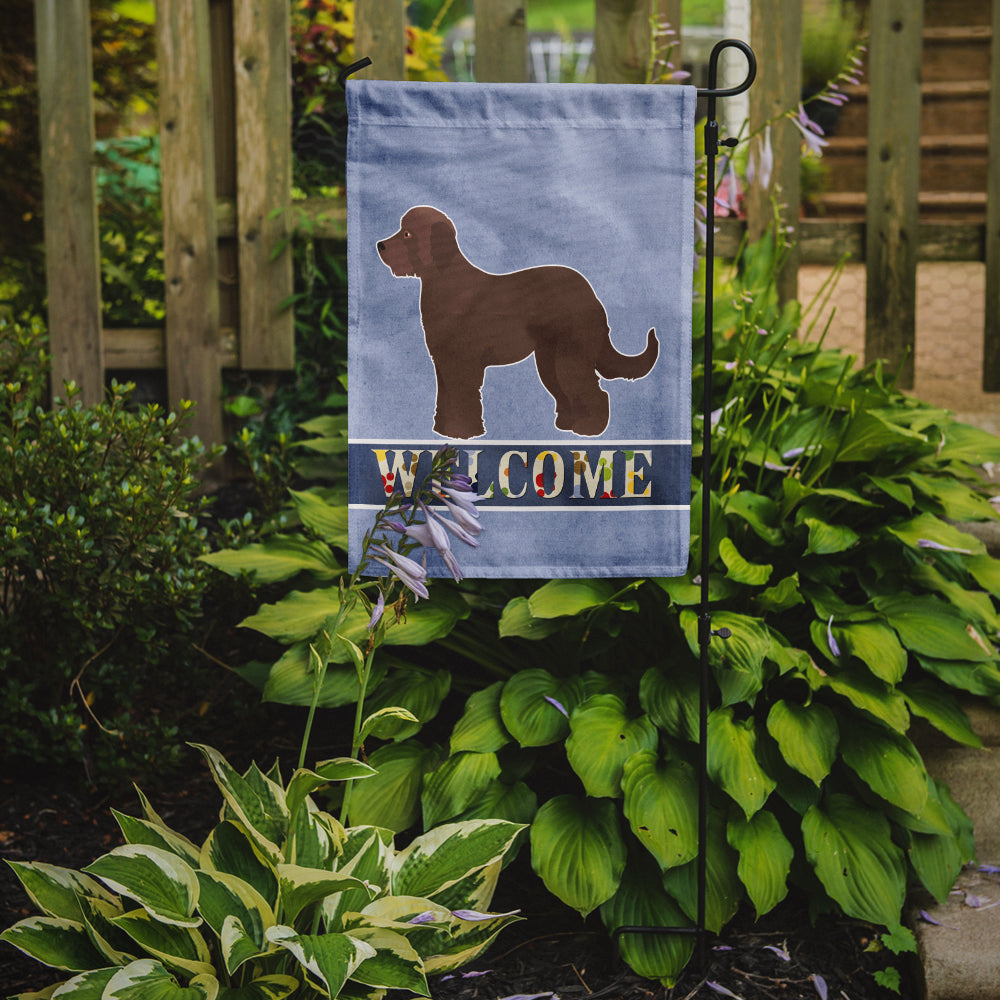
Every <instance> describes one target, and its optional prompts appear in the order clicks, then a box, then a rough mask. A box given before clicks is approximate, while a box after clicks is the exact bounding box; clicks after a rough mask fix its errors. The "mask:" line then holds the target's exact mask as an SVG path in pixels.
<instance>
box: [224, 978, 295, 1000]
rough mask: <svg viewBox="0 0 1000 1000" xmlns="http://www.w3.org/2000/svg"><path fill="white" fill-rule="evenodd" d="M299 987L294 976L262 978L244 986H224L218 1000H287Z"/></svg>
mask: <svg viewBox="0 0 1000 1000" xmlns="http://www.w3.org/2000/svg"><path fill="white" fill-rule="evenodd" d="M299 985H300V982H299V980H298V979H296V978H295V977H294V976H283V975H270V976H261V977H260V978H259V979H255V980H253V982H251V983H247V984H246V985H244V986H230V987H226V986H224V987H223V988H222V990H221V991H220V993H219V996H218V1000H285V998H286V997H290V996H291V995H292V994H293V993H294V992H295V991H296V990H297V989H298V988H299Z"/></svg>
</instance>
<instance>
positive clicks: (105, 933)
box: [80, 896, 140, 966]
mask: <svg viewBox="0 0 1000 1000" xmlns="http://www.w3.org/2000/svg"><path fill="white" fill-rule="evenodd" d="M80 905H81V908H82V910H83V921H84V923H85V924H86V926H87V931H88V933H89V934H90V940H91V941H92V942H93V944H94V947H95V948H97V950H98V951H99V952H100V953H101V954H102V955H103V956H104V958H105V963H104V964H106V965H118V966H121V965H128V963H129V962H131V961H134V960H135V959H137V958H139V957H140V956H139V949H138V948H136V946H135V942H134V941H133V940H132V939H131V938H130V937H129V936H128V935H127V934H125V933H123V932H122V931H121V929H120V928H118V927H116V926H115V925H114V919H115V917H120V916H121V915H122V913H124V912H125V911H124V910H123V909H122V906H121V903H119V902H115V903H109V902H107V901H106V900H104V899H96V898H95V897H93V896H83V897H81V899H80Z"/></svg>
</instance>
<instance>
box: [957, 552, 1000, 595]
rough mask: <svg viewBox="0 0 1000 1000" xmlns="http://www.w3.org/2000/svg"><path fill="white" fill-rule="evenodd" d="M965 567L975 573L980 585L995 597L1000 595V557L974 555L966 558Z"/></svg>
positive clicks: (974, 575)
mask: <svg viewBox="0 0 1000 1000" xmlns="http://www.w3.org/2000/svg"><path fill="white" fill-rule="evenodd" d="M964 562H965V568H966V569H967V570H968V571H969V572H970V573H971V574H972V575H973V577H974V578H975V580H976V583H978V584H979V586H980V587H983V588H984V589H985V590H987V591H989V592H990V593H991V594H992V595H993V596H994V597H1000V559H994V558H993V556H990V555H981V556H973V557H972V558H971V559H965V560H964Z"/></svg>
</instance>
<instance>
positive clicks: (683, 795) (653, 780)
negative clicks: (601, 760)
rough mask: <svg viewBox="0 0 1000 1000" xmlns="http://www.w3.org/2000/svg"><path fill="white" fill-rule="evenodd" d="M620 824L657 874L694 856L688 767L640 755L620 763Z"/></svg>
mask: <svg viewBox="0 0 1000 1000" xmlns="http://www.w3.org/2000/svg"><path fill="white" fill-rule="evenodd" d="M622 790H623V791H624V793H625V802H624V813H625V818H626V819H627V820H628V822H629V826H630V827H631V828H632V832H633V833H634V834H635V836H636V839H637V840H638V841H639V843H641V844H642V845H643V847H645V848H646V850H647V851H649V853H650V854H651V855H652V856H653V857H654V858H655V859H656V861H657V863H658V864H659V866H660V868H661V869H667V868H673V867H675V866H677V865H683V864H686V863H687V862H688V861H690V860H691V859H692V858H694V857H695V856H696V855H697V854H698V812H697V805H698V783H697V780H696V779H695V776H694V773H693V771H692V769H691V767H690V765H688V764H686V763H684V762H683V761H679V760H660V759H659V758H658V757H657V755H656V753H655V752H654V751H653V750H641V751H639V752H638V753H636V754H634V755H633V756H631V757H630V758H629V759H628V760H627V761H626V762H625V768H624V775H623V778H622Z"/></svg>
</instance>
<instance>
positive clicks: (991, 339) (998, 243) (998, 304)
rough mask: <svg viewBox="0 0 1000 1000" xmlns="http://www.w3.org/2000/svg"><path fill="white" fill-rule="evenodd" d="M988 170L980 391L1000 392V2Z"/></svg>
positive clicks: (996, 3) (998, 2)
mask: <svg viewBox="0 0 1000 1000" xmlns="http://www.w3.org/2000/svg"><path fill="white" fill-rule="evenodd" d="M989 130H990V133H989V170H988V172H987V175H986V325H985V328H984V330H983V390H984V391H985V392H1000V0H993V40H992V42H991V44H990V120H989Z"/></svg>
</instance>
